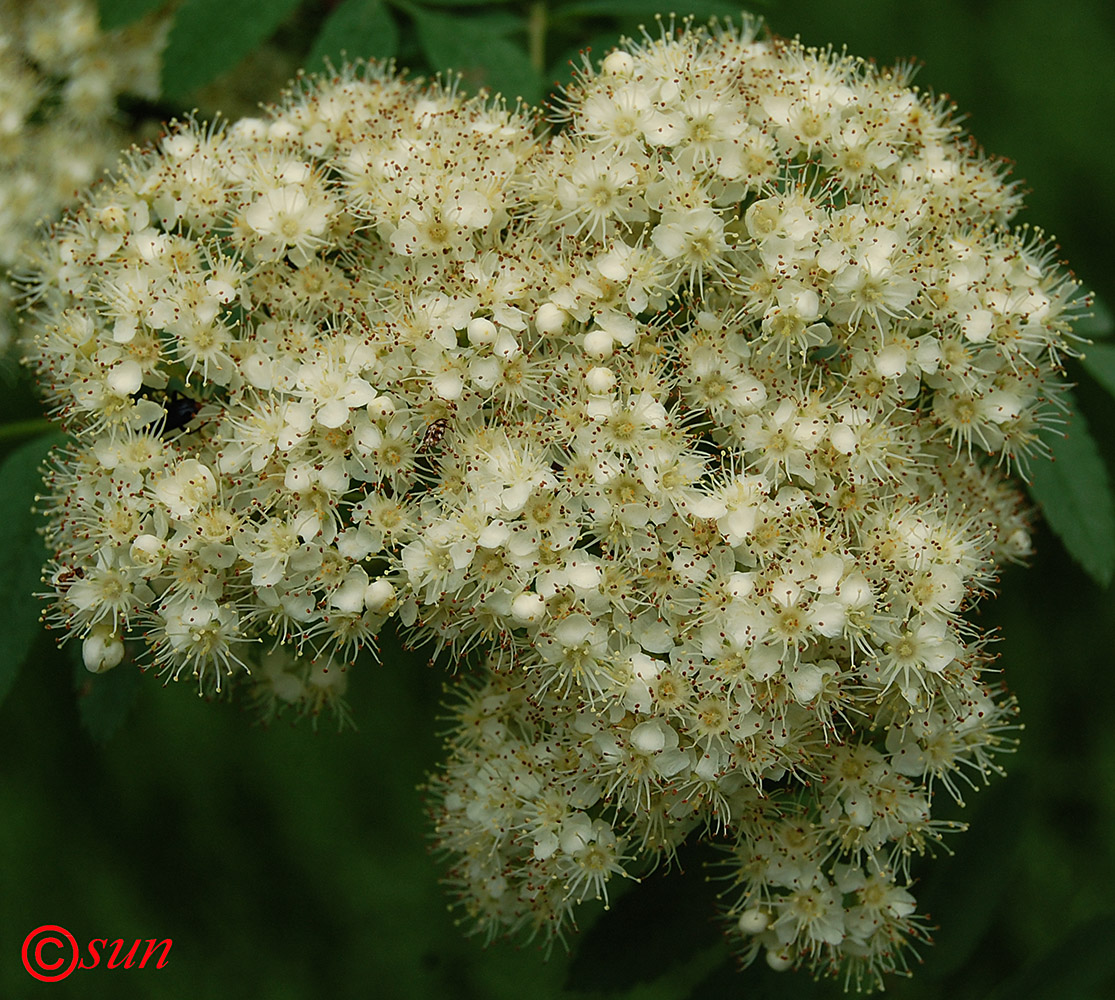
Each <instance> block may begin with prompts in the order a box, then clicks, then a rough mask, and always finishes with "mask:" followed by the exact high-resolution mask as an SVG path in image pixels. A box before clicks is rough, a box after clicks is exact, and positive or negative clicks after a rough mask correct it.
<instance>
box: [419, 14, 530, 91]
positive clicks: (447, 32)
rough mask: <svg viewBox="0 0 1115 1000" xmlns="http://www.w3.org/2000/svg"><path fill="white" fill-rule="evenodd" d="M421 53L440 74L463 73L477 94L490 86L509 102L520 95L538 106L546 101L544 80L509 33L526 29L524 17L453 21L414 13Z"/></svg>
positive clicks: (447, 17)
mask: <svg viewBox="0 0 1115 1000" xmlns="http://www.w3.org/2000/svg"><path fill="white" fill-rule="evenodd" d="M413 17H414V23H415V27H417V29H418V38H419V41H420V43H421V45H422V51H423V52H424V53H425V54H426V58H427V59H428V60H429V62H430V65H431V66H432V67H433V68H434V69H435V70H437V71H439V72H445V73H448V72H452V73H459V74H460V75H461V78H462V81H463V82H464V84H465V86H466V87H468V88H469V90H471V91H473V92H474V93H475V92H476V91H478V90H480V89H481V88H487V90H489V91H490V92H492V93H498V94H502V95H503V96H504V98H506V99H507V101H508V102H509V103H512V104H513V103H514V101H515V98H517V97H521V98H523V100H525V101H529V102H531V103H536V102H538V101H539V100H541V98H542V78H541V76H540V75H539V73H538V71H537V70H536V69H535V68H534V67H533V66H532V65H531V62H530V57H529V56H528V55H527V54H526V52H525V51H524V50H523V49H522V47H521V46H519V45H516V44H515V43H514V42H512V41H510V40H508V39H507V38H506V37H504V36H505V35H508V34H511V33H512V32H515V31H519V30H522V29H523V22H522V20H521V19H520V18H511V17H508V16H506V15H496V16H494V17H488V18H483V19H481V18H478V17H453V16H450V15H445V14H433V13H431V12H430V11H423V10H418V9H417V8H415V9H414V11H413Z"/></svg>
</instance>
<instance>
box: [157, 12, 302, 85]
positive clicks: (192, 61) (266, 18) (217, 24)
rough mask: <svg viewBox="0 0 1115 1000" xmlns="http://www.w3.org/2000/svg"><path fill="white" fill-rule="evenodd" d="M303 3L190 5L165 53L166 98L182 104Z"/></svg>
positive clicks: (176, 23) (179, 16)
mask: <svg viewBox="0 0 1115 1000" xmlns="http://www.w3.org/2000/svg"><path fill="white" fill-rule="evenodd" d="M297 6H298V0H266V2H263V0H185V2H184V3H183V4H182V6H181V7H179V8H178V14H177V16H176V17H175V20H174V27H173V28H171V31H170V39H169V40H168V42H167V47H166V52H165V53H164V54H163V93H164V94H165V95H166V96H167V97H169V98H171V99H172V100H179V101H181V100H183V99H184V98H186V97H188V96H189V95H190V94H191V93H192V92H193V91H195V90H197V89H198V88H199V87H202V86H204V85H205V84H207V83H209V82H210V81H212V80H213V79H214V78H215V77H217V76H219V75H220V74H221V73H223V72H224V71H225V70H228V69H232V67H233V66H235V65H236V64H237V63H238V62H240V60H241V59H243V58H244V57H245V56H246V55H248V53H249V52H251V51H252V50H253V49H255V48H257V47H258V46H259V45H261V44H262V43H263V42H265V41H266V40H267V39H268V38H269V37H270V36H271V35H272V34H274V33H275V30H276V29H277V28H278V27H279V25H281V24H282V23H283V21H284V20H286V18H287V16H288V15H289V14H290V13H291V12H292V11H293V10H294V8H295V7H297Z"/></svg>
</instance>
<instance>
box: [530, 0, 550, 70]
mask: <svg viewBox="0 0 1115 1000" xmlns="http://www.w3.org/2000/svg"><path fill="white" fill-rule="evenodd" d="M546 27H547V25H546V0H535V2H534V3H532V4H531V5H530V15H529V17H528V18H527V45H528V51H529V53H530V64H531V65H532V66H533V67H534V68H535V70H536V71H537V72H538V75H539V76H541V75H542V74H544V73H545V72H546Z"/></svg>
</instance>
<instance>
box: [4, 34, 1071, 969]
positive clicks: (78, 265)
mask: <svg viewBox="0 0 1115 1000" xmlns="http://www.w3.org/2000/svg"><path fill="white" fill-rule="evenodd" d="M551 117H552V121H551V123H550V128H549V130H548V131H547V130H545V129H544V128H543V127H542V126H543V122H542V119H541V116H540V115H539V114H536V113H535V112H533V111H531V110H530V109H528V108H526V107H523V106H521V105H520V106H517V107H514V108H512V107H509V106H507V105H505V104H504V103H502V102H501V101H498V100H491V99H488V98H487V97H480V98H473V99H466V98H465V97H463V96H461V95H460V94H458V93H457V91H456V90H455V89H454V88H452V87H448V88H447V87H444V86H439V85H432V84H423V83H421V82H410V81H407V80H405V79H402V78H400V77H398V76H396V75H395V74H394V72H393V71H392V70H390V69H388V68H384V67H378V66H359V67H355V68H348V69H345V70H343V71H341V72H338V73H335V74H331V75H327V76H323V77H310V78H306V79H303V80H301V81H300V82H299V83H298V85H297V86H296V87H295V88H294V89H293V91H292V92H291V93H290V94H288V95H287V97H286V98H285V100H284V101H283V102H282V103H281V104H280V105H279V106H277V107H275V108H274V109H271V110H270V111H268V112H267V114H266V115H265V116H263V117H260V118H253V119H246V120H241V121H238V122H235V123H231V124H225V125H219V126H201V125H198V124H196V123H194V122H186V123H181V124H178V125H176V126H174V127H173V128H172V129H171V130H170V131H169V133H168V134H167V135H166V136H164V137H163V138H162V139H161V140H160V141H159V143H158V144H157V145H156V146H155V147H154V148H151V149H147V150H136V151H133V152H132V153H131V154H130V155H129V156H128V157H127V159H126V160H125V161H124V162H123V163H122V164H121V166H120V167H119V168H118V169H117V170H116V172H115V173H114V175H113V176H112V177H111V178H110V179H109V180H108V181H106V182H104V183H102V184H101V185H100V186H99V187H97V188H96V189H95V190H94V191H93V193H91V194H89V195H88V196H87V197H86V198H85V201H84V203H83V204H82V206H81V208H80V209H79V210H78V211H76V212H75V213H73V214H72V216H71V217H70V218H69V219H68V220H67V221H65V222H64V223H63V224H61V225H60V226H58V227H57V228H56V230H55V231H54V233H53V236H52V238H51V240H50V241H49V242H47V243H45V244H44V245H43V247H42V248H41V250H40V259H39V261H38V263H37V266H36V271H35V274H34V275H33V276H32V278H31V280H30V281H29V283H28V294H29V297H30V298H31V299H32V300H33V301H32V304H31V308H30V316H31V317H32V318H31V320H30V321H29V322H30V327H31V332H30V335H29V336H28V338H27V343H26V352H27V354H28V356H29V363H30V364H31V365H32V366H33V367H34V368H35V370H36V371H37V373H38V377H39V381H40V383H41V385H42V387H43V391H44V393H45V394H46V397H47V399H48V401H49V404H50V406H51V408H52V410H53V412H54V413H55V414H56V415H57V417H58V419H59V420H60V421H61V422H62V423H63V425H64V426H65V428H66V429H67V430H68V431H69V432H70V434H71V436H72V442H71V443H70V444H69V445H68V446H67V447H64V448H62V449H61V450H59V451H58V452H56V454H55V455H54V456H53V459H52V463H51V470H50V475H49V478H48V483H47V487H48V488H47V496H46V498H45V499H44V500H43V504H44V505H45V506H46V507H47V508H48V512H49V517H50V528H49V538H50V542H51V545H52V547H53V552H54V557H53V559H52V560H51V562H50V564H49V566H48V569H47V582H48V586H49V590H50V598H51V607H50V611H49V620H50V622H51V624H53V625H55V626H57V627H59V628H61V629H64V630H65V631H66V633H68V634H71V635H74V636H76V638H77V639H78V640H79V641H80V642H82V643H83V651H84V656H85V662H86V665H87V666H88V667H89V669H91V670H95V671H99V670H105V669H108V668H110V667H113V666H116V665H117V664H120V663H121V662H122V661H125V660H126V661H127V662H129V663H131V662H133V661H136V662H138V663H139V664H140V665H141V666H143V667H145V668H148V669H150V670H151V671H152V672H154V673H156V674H158V675H160V676H162V677H164V678H174V679H178V678H191V679H192V680H193V683H195V684H197V685H198V686H199V687H200V689H201V690H203V691H206V692H212V691H219V690H221V689H223V688H225V687H226V686H233V687H238V688H239V687H242V688H244V689H246V691H247V693H248V694H249V696H250V697H251V698H253V699H254V700H255V701H257V702H258V704H259V705H260V706H261V707H262V710H263V711H264V713H265V714H273V713H275V712H277V711H279V710H281V709H282V708H283V707H285V706H294V707H295V708H296V709H297V710H301V711H305V712H309V713H317V712H319V711H321V710H323V709H325V708H328V707H329V706H334V707H339V706H341V705H342V704H343V702H342V700H341V699H342V695H343V692H344V686H345V685H344V680H345V674H344V672H343V671H344V667H345V665H346V664H348V663H351V662H353V661H354V660H355V659H356V658H357V656H358V655H359V654H361V653H362V652H365V651H367V650H369V649H374V645H375V639H376V635H377V633H379V631H380V629H381V628H382V627H383V626H384V624H385V623H386V622H388V621H389V620H393V621H394V625H393V627H395V628H398V629H399V630H400V632H401V634H402V635H403V636H404V638H406V639H407V640H408V641H410V642H419V641H429V642H431V643H433V644H434V645H435V646H436V648H437V649H438V650H440V651H443V652H444V653H446V654H447V656H448V657H449V658H451V659H452V660H453V661H454V662H455V663H457V664H459V665H460V669H459V670H458V671H457V674H456V678H455V681H454V684H455V686H456V693H455V695H454V697H453V711H454V716H453V718H454V723H453V731H452V734H451V735H450V738H449V740H448V748H447V757H446V760H445V761H444V764H443V765H442V767H441V769H440V770H439V771H438V773H437V774H436V775H435V776H434V777H433V778H432V779H431V782H430V785H429V794H430V796H431V810H432V812H433V814H434V817H435V824H436V839H437V845H438V847H439V848H440V850H441V851H442V852H443V854H444V855H445V856H446V857H447V858H448V859H449V865H450V878H449V881H450V884H451V886H452V891H453V893H454V895H455V896H456V898H457V899H458V900H459V902H460V905H461V908H462V910H463V912H465V913H466V914H467V916H468V918H469V919H470V920H471V921H472V922H473V923H474V924H475V926H476V927H477V928H478V930H479V931H480V933H481V934H482V935H483V936H484V937H487V938H490V937H493V936H498V935H503V934H509V933H518V932H522V934H523V935H525V936H526V937H531V936H537V937H539V938H540V939H543V940H546V939H552V938H554V937H558V938H560V937H561V936H562V935H563V933H564V931H565V930H566V929H567V928H568V927H570V925H571V924H572V922H573V919H574V914H575V912H576V910H577V907H578V905H579V904H581V903H582V902H585V901H588V900H595V899H598V898H600V897H605V896H607V894H608V892H609V891H610V890H611V889H614V887H615V885H616V882H617V880H622V879H623V878H624V877H637V876H639V875H642V874H645V873H646V872H647V871H649V870H650V869H651V868H652V867H654V866H655V864H657V863H659V862H660V861H662V860H664V859H668V858H669V857H670V856H671V855H672V854H673V853H674V852H675V850H676V849H677V848H678V846H679V845H680V844H681V843H682V842H683V841H685V840H686V839H688V838H692V839H696V838H705V837H707V838H711V839H713V840H715V842H716V843H718V844H719V845H720V846H721V848H722V852H721V862H720V866H721V869H722V870H721V871H720V872H718V875H719V876H721V877H722V878H721V881H719V882H718V883H716V884H718V885H719V886H720V887H721V892H720V895H719V901H720V905H721V906H722V908H723V910H724V926H725V927H726V928H727V931H728V934H729V936H730V938H731V940H732V941H733V942H734V945H735V947H736V949H737V951H738V953H739V954H740V955H741V956H742V958H743V959H744V960H745V961H750V960H751V959H753V958H755V957H756V956H759V955H763V956H765V959H766V961H768V962H769V963H770V964H771V965H772V966H774V967H775V968H789V967H795V968H797V967H805V968H807V969H809V970H812V971H813V972H814V973H818V974H825V975H829V974H831V975H837V976H840V977H841V978H843V979H845V980H846V981H850V982H852V983H855V984H858V985H860V986H861V987H864V988H873V987H875V986H878V985H880V984H881V983H882V977H883V975H884V974H885V973H888V972H893V971H896V970H899V971H901V970H904V969H906V968H907V963H908V959H909V956H910V955H911V954H912V953H913V950H914V948H915V947H916V946H917V944H918V943H919V942H921V941H924V940H925V939H926V937H927V924H926V922H925V920H924V919H923V918H922V917H919V916H918V914H917V904H916V900H915V898H914V895H913V893H912V891H911V889H912V887H913V883H912V875H911V862H912V860H913V859H915V858H916V857H917V856H919V855H922V854H924V853H926V852H927V851H929V852H932V850H933V847H934V845H935V843H936V842H937V841H939V840H940V839H941V838H942V837H943V836H944V835H946V834H947V833H949V832H950V831H951V830H954V829H957V828H958V827H957V825H956V824H953V823H950V822H947V821H945V820H942V819H940V818H936V819H935V818H934V807H935V806H936V805H937V804H938V799H939V798H940V797H942V796H943V797H945V798H946V799H950V798H955V799H959V798H960V797H961V795H962V793H963V791H964V789H965V788H967V787H968V786H974V785H978V784H980V783H982V782H983V781H984V780H985V779H986V778H987V777H988V775H989V774H990V773H991V772H993V771H996V770H997V769H998V767H999V765H998V763H997V759H996V757H997V754H998V753H999V752H1000V751H1002V750H1004V749H1009V748H1010V747H1011V746H1012V745H1013V740H1012V738H1011V736H1010V731H1011V730H1012V729H1013V728H1014V725H1013V719H1014V715H1015V705H1014V701H1013V699H1012V697H1011V696H1010V695H1009V693H1007V691H1006V690H1005V689H1004V688H1003V686H1002V682H1001V680H1000V675H999V673H998V672H991V671H989V664H990V662H991V660H992V657H991V654H990V652H989V650H988V647H987V636H986V635H985V634H984V633H983V632H982V631H981V629H980V628H979V627H978V625H977V624H976V623H975V622H974V621H973V620H972V618H971V615H970V611H971V609H972V608H973V606H974V605H975V603H976V602H977V601H978V600H979V599H980V598H981V597H983V596H985V595H987V594H988V593H989V591H990V589H991V587H992V586H993V584H994V583H995V581H996V578H997V573H998V571H999V569H1000V567H1001V566H1002V565H1003V564H1004V563H1006V562H1010V561H1019V560H1022V559H1023V558H1025V557H1026V555H1027V554H1028V553H1029V551H1030V536H1029V532H1028V524H1027V518H1026V509H1025V504H1024V502H1023V498H1022V496H1021V494H1020V493H1019V492H1018V490H1017V488H1016V486H1015V485H1014V483H1013V482H1012V480H1011V478H1010V475H1011V473H1012V472H1013V471H1016V470H1018V469H1019V467H1020V466H1023V465H1024V463H1025V462H1026V460H1027V458H1028V456H1030V455H1031V454H1033V453H1034V452H1036V451H1040V442H1039V438H1038V435H1037V430H1038V428H1039V426H1040V424H1041V423H1042V422H1043V421H1044V420H1047V419H1049V418H1050V416H1051V415H1055V414H1056V405H1057V393H1058V391H1059V389H1060V387H1061V383H1060V381H1059V371H1060V369H1059V362H1058V359H1059V357H1060V356H1061V355H1062V354H1063V353H1064V352H1065V351H1066V349H1067V348H1066V338H1067V337H1068V336H1069V335H1070V333H1071V323H1072V320H1073V317H1074V313H1075V312H1078V311H1079V305H1080V302H1081V296H1080V293H1079V290H1078V288H1077V286H1076V284H1075V283H1074V281H1073V280H1072V279H1071V277H1069V276H1068V275H1067V273H1066V272H1065V271H1064V270H1063V269H1062V268H1061V267H1060V266H1059V265H1058V264H1057V263H1056V262H1055V260H1054V258H1053V256H1052V252H1051V251H1050V249H1049V248H1048V247H1047V246H1046V245H1045V244H1044V243H1043V240H1042V237H1041V235H1040V234H1037V233H1034V232H1029V231H1025V230H1013V229H1011V228H1010V225H1009V223H1010V219H1011V217H1012V215H1013V214H1014V213H1015V211H1016V209H1017V208H1018V205H1019V194H1018V190H1017V188H1016V186H1015V185H1014V184H1013V183H1011V182H1009V181H1008V180H1007V178H1006V171H1005V169H1004V168H1003V166H1002V165H1001V164H1000V163H998V162H997V161H994V160H991V159H989V158H987V157H986V156H984V155H983V154H982V153H981V152H979V151H978V150H977V148H976V147H975V146H974V145H973V144H972V143H971V142H970V141H968V140H967V139H966V138H965V137H964V136H963V135H962V134H961V132H960V129H959V127H958V126H957V124H956V121H955V119H954V118H953V111H952V108H950V107H949V106H948V105H947V104H945V103H944V102H942V101H938V100H934V99H932V98H930V97H928V96H926V95H924V94H921V93H919V92H918V91H917V90H916V89H914V88H912V86H911V84H910V81H909V78H908V74H906V73H904V72H902V71H886V70H881V69H878V68H876V67H874V66H872V65H869V64H865V63H864V62H862V61H860V60H857V59H853V58H851V57H849V56H846V55H843V54H839V53H836V52H833V51H816V50H812V49H806V48H804V47H803V46H801V45H800V44H798V43H796V42H791V41H785V40H780V39H770V38H766V37H764V36H762V35H761V34H760V33H759V32H758V29H757V26H756V25H754V24H751V23H745V25H744V26H743V27H742V28H739V29H731V28H726V29H720V28H718V29H713V30H709V31H705V30H693V29H685V30H681V31H676V32H675V31H672V30H671V31H666V32H663V33H662V36H661V37H657V38H651V37H646V38H644V39H643V40H642V41H640V42H629V43H626V44H625V45H623V46H622V47H621V48H619V49H617V50H616V51H614V52H612V53H611V54H610V55H608V56H607V57H606V58H605V59H604V60H603V62H602V63H601V64H600V65H599V66H598V67H596V68H586V69H584V70H583V71H582V72H581V73H580V75H579V77H578V78H577V80H576V81H575V82H574V83H573V85H571V86H570V87H569V88H567V90H566V91H565V92H564V94H563V95H562V97H561V99H560V101H558V102H557V103H556V104H555V106H554V111H553V113H552V115H551ZM372 669H403V668H402V667H401V666H400V665H398V664H388V665H383V666H380V667H376V668H372ZM431 725H434V722H433V719H432V717H431Z"/></svg>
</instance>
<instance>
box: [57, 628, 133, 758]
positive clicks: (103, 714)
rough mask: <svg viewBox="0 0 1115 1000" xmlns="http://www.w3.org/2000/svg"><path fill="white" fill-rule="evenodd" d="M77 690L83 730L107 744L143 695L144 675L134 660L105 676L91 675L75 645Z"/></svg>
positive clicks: (128, 660)
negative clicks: (140, 693)
mask: <svg viewBox="0 0 1115 1000" xmlns="http://www.w3.org/2000/svg"><path fill="white" fill-rule="evenodd" d="M75 649H76V650H77V655H76V657H75V663H74V689H75V690H76V691H77V711H78V716H79V717H80V719H81V725H82V728H84V729H85V731H86V732H87V733H88V734H89V735H90V736H92V737H93V739H94V740H95V741H96V742H98V743H105V742H107V741H108V740H109V739H111V737H112V736H113V734H114V733H115V732H116V730H118V729H119V728H120V726H121V724H122V723H123V722H124V720H125V719H126V718H127V717H128V712H129V710H130V709H131V707H132V705H133V704H134V703H135V700H136V695H138V694H139V685H140V678H141V677H142V672H141V671H140V670H139V668H138V667H136V665H135V663H134V662H133V661H132V660H131V658H126V659H125V660H124V662H123V663H121V664H120V665H119V666H117V667H113V668H112V669H111V670H109V671H107V672H106V673H103V674H91V673H89V671H88V670H86V669H85V664H84V663H82V661H81V647H80V646H77V645H75Z"/></svg>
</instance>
